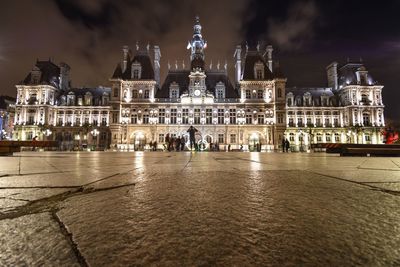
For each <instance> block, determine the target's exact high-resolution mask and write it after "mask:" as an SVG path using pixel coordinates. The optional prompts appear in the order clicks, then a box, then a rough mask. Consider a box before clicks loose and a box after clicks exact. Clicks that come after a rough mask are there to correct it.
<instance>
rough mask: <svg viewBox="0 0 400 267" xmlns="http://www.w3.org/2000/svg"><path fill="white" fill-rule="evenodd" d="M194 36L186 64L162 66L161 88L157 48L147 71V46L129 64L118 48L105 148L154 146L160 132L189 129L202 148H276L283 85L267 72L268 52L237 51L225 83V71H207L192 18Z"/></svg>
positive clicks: (280, 127)
mask: <svg viewBox="0 0 400 267" xmlns="http://www.w3.org/2000/svg"><path fill="white" fill-rule="evenodd" d="M193 30H194V33H193V38H192V40H191V41H189V42H188V45H187V49H188V50H189V51H190V65H189V66H187V67H184V66H183V67H182V68H178V66H177V64H176V65H175V69H173V68H171V66H169V70H168V73H167V75H166V78H165V81H164V83H163V84H162V85H161V84H160V81H159V77H160V74H159V72H160V64H159V60H160V57H161V53H160V49H159V48H158V47H157V46H155V47H154V49H153V51H154V56H153V59H154V62H153V64H152V62H151V59H150V49H149V47H147V48H146V49H143V50H141V49H140V48H139V47H137V49H136V51H135V53H134V55H133V56H132V58H131V54H130V52H129V49H128V47H124V48H123V60H122V64H118V66H117V68H116V70H115V72H114V75H113V77H112V78H111V80H110V81H111V88H112V94H111V101H110V102H111V107H112V110H111V122H110V130H111V136H112V137H111V146H112V147H118V148H119V149H122V150H137V149H143V147H144V145H145V144H147V143H148V142H150V141H151V142H154V141H156V142H157V143H158V144H159V146H161V145H162V143H164V138H165V136H166V134H167V133H169V134H170V135H172V136H176V137H178V136H185V137H186V139H187V129H188V127H189V126H190V125H193V126H194V127H195V128H196V129H197V130H198V135H197V137H196V138H197V141H198V142H199V143H201V147H202V148H204V149H207V148H208V147H209V145H210V144H218V146H219V147H220V148H221V149H224V148H226V146H228V145H230V147H231V149H240V148H241V147H242V148H243V149H244V150H247V149H248V150H254V149H256V147H257V145H259V146H260V147H261V149H262V150H273V149H274V148H277V147H278V145H279V143H280V141H279V140H281V139H282V138H283V135H284V131H285V120H284V118H285V84H286V79H285V78H284V77H282V75H280V72H279V71H275V72H274V71H273V69H272V47H271V46H267V47H266V49H265V50H264V51H261V50H260V49H259V48H257V49H255V50H247V49H246V51H244V53H243V52H242V47H241V46H238V47H237V48H236V52H235V61H236V62H235V66H236V79H235V82H234V83H233V84H232V83H231V81H230V80H229V77H228V74H227V66H226V64H225V65H224V66H220V64H219V63H218V64H217V66H215V67H214V68H213V67H212V65H210V66H209V67H208V66H207V67H206V64H205V52H204V51H205V49H206V47H207V43H206V41H205V40H204V39H203V37H202V35H201V25H200V23H199V20H198V18H197V19H196V23H195V25H194V28H193ZM243 54H244V55H243ZM242 55H243V56H242ZM265 55H266V56H267V59H266V58H265ZM221 146H222V147H221Z"/></svg>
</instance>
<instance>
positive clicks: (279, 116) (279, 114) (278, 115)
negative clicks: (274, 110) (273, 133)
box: [277, 113, 283, 124]
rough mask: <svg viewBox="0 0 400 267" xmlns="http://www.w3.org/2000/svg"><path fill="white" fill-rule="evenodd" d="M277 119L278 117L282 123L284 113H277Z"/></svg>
mask: <svg viewBox="0 0 400 267" xmlns="http://www.w3.org/2000/svg"><path fill="white" fill-rule="evenodd" d="M277 119H278V123H280V124H282V123H283V114H282V113H278V114H277Z"/></svg>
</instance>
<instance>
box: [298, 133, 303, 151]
mask: <svg viewBox="0 0 400 267" xmlns="http://www.w3.org/2000/svg"><path fill="white" fill-rule="evenodd" d="M299 133H300V136H299V139H300V152H303V131H302V130H299Z"/></svg>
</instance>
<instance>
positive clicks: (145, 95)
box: [144, 90, 150, 98]
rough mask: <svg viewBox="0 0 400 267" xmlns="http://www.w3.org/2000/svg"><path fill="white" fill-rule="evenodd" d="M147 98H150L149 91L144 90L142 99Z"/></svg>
mask: <svg viewBox="0 0 400 267" xmlns="http://www.w3.org/2000/svg"><path fill="white" fill-rule="evenodd" d="M149 97H150V91H149V90H144V98H149Z"/></svg>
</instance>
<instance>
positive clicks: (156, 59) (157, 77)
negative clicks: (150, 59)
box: [154, 45, 161, 86]
mask: <svg viewBox="0 0 400 267" xmlns="http://www.w3.org/2000/svg"><path fill="white" fill-rule="evenodd" d="M160 59H161V51H160V47H159V46H158V45H155V46H154V79H155V80H156V83H157V85H158V86H160Z"/></svg>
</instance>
